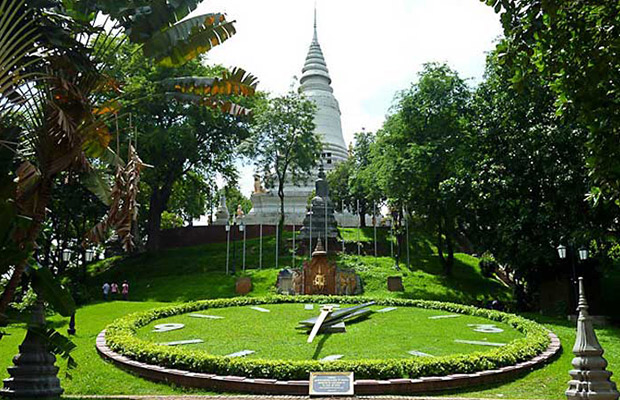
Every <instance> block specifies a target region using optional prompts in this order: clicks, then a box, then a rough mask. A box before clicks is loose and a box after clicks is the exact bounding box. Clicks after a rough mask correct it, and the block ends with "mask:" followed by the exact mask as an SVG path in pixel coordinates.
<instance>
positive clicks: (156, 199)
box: [146, 183, 172, 251]
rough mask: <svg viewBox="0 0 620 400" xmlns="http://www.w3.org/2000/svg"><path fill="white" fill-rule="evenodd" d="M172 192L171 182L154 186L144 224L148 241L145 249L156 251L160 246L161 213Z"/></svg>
mask: <svg viewBox="0 0 620 400" xmlns="http://www.w3.org/2000/svg"><path fill="white" fill-rule="evenodd" d="M171 193H172V184H168V183H166V184H164V186H163V187H162V188H155V189H154V190H153V193H151V199H150V202H149V219H148V223H147V225H146V230H147V234H148V241H147V242H146V249H147V251H157V250H159V248H160V246H161V214H162V213H163V212H164V211H165V210H166V205H167V204H168V199H170V194H171Z"/></svg>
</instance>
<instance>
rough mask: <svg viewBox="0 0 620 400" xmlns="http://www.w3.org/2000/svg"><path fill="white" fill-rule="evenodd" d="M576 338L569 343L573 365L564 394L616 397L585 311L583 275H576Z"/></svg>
mask: <svg viewBox="0 0 620 400" xmlns="http://www.w3.org/2000/svg"><path fill="white" fill-rule="evenodd" d="M577 311H579V318H578V319H577V338H576V339H575V346H574V347H573V354H575V358H573V362H572V364H573V367H574V369H572V370H571V371H570V372H569V374H570V376H571V378H572V379H571V380H570V381H569V382H568V390H566V398H567V399H568V400H585V399H592V400H618V398H619V397H620V393H618V390H617V388H616V384H615V383H614V382H612V381H611V375H612V373H611V372H610V371H606V370H605V368H606V367H607V361H606V360H605V359H604V358H603V348H602V347H601V345H600V343H599V342H598V339H597V338H596V333H595V332H594V328H593V327H592V320H591V319H590V316H589V315H588V303H587V301H586V294H585V290H584V286H583V278H581V277H580V278H579V304H578V307H577Z"/></svg>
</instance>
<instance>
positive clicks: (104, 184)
mask: <svg viewBox="0 0 620 400" xmlns="http://www.w3.org/2000/svg"><path fill="white" fill-rule="evenodd" d="M80 180H81V182H82V184H83V185H84V187H85V188H86V189H88V190H89V191H90V192H91V193H92V194H94V195H95V196H97V198H98V199H99V200H101V202H102V203H103V204H105V205H106V206H109V205H110V204H112V188H111V185H110V182H108V181H107V180H106V179H105V174H104V173H103V172H102V171H101V170H98V169H92V170H90V171H88V172H86V173H84V174H82V175H81V176H80Z"/></svg>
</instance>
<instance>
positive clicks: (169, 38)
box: [143, 14, 236, 67]
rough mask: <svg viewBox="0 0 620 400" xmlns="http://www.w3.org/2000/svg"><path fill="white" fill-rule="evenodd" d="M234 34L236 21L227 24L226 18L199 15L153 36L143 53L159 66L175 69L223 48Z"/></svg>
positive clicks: (145, 45)
mask: <svg viewBox="0 0 620 400" xmlns="http://www.w3.org/2000/svg"><path fill="white" fill-rule="evenodd" d="M235 33H236V30H235V27H234V21H231V22H228V21H226V18H225V16H224V14H204V15H199V16H196V17H192V18H188V19H186V20H184V21H181V22H178V23H177V24H175V25H174V26H172V27H170V28H167V29H165V30H162V31H160V32H157V33H155V34H153V36H152V37H151V38H149V39H148V41H146V42H145V43H144V46H143V52H144V55H145V56H146V57H151V58H154V59H155V61H156V62H158V63H159V64H160V65H163V66H167V67H176V66H180V65H183V64H185V63H186V62H187V61H189V60H191V59H193V58H195V57H196V56H198V55H199V54H203V53H206V52H207V51H209V50H211V49H212V48H213V47H215V46H218V45H220V44H222V43H223V42H224V41H226V40H227V39H228V38H230V37H231V36H232V35H234V34H235Z"/></svg>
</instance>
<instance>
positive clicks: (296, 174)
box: [244, 92, 322, 227]
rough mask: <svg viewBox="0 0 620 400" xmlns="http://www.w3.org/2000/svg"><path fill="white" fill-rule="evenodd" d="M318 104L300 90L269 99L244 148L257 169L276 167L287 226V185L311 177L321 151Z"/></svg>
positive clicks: (282, 212)
mask: <svg viewBox="0 0 620 400" xmlns="http://www.w3.org/2000/svg"><path fill="white" fill-rule="evenodd" d="M315 112H316V106H315V105H314V103H313V102H312V101H310V100H307V99H305V98H304V97H302V96H301V95H300V94H297V93H294V92H290V93H288V94H286V95H284V96H278V97H273V98H269V99H266V100H265V101H263V102H262V103H260V104H259V106H258V107H257V110H256V117H255V122H254V125H253V127H252V136H251V137H250V140H249V141H248V142H246V143H245V146H244V152H245V154H246V155H248V156H249V157H251V158H253V159H254V162H255V165H256V168H257V170H266V171H273V172H274V175H275V178H276V181H277V182H276V184H277V186H278V197H279V198H280V222H279V224H280V226H281V227H283V226H284V185H285V183H286V182H293V183H297V182H300V181H303V180H306V179H308V178H309V177H310V174H311V172H312V168H313V167H314V166H315V165H316V163H317V160H318V159H319V157H320V155H321V148H322V144H321V140H320V138H319V137H318V135H316V134H315V133H314V128H315V126H314V114H315Z"/></svg>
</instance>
